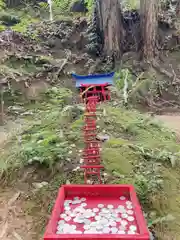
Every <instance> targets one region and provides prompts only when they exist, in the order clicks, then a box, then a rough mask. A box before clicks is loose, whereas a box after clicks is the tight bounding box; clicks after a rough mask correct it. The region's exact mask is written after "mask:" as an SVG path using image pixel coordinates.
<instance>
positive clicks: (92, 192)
mask: <svg viewBox="0 0 180 240" xmlns="http://www.w3.org/2000/svg"><path fill="white" fill-rule="evenodd" d="M122 195H123V196H125V197H126V198H127V199H129V200H130V201H131V202H132V204H133V210H134V214H135V215H134V216H135V221H136V226H137V228H138V234H137V235H130V234H124V235H122V234H121V235H120V234H60V235H57V234H56V228H57V223H58V221H59V219H60V214H61V213H62V211H63V207H64V200H65V199H69V198H73V197H75V196H79V197H86V198H87V199H88V201H89V203H90V205H91V201H92V202H94V201H97V202H102V201H103V202H105V204H108V203H112V202H114V203H116V202H115V201H118V199H119V197H120V196H122ZM116 199H117V200H116ZM54 239H56V240H57V239H69V240H78V239H81V240H90V239H93V240H97V239H119V240H126V239H128V240H149V239H150V237H149V231H148V228H147V226H146V222H145V219H144V217H143V213H142V211H141V207H140V204H139V201H138V199H137V196H136V192H135V189H134V187H133V186H131V185H102V184H101V185H63V186H62V187H61V188H60V189H59V193H58V197H57V199H56V203H55V205H54V208H53V212H52V216H51V219H50V221H49V223H48V226H47V228H46V232H45V235H44V240H54Z"/></svg>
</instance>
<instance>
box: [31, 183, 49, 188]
mask: <svg viewBox="0 0 180 240" xmlns="http://www.w3.org/2000/svg"><path fill="white" fill-rule="evenodd" d="M32 185H33V187H35V188H36V189H40V188H42V187H44V186H47V185H48V182H40V183H32Z"/></svg>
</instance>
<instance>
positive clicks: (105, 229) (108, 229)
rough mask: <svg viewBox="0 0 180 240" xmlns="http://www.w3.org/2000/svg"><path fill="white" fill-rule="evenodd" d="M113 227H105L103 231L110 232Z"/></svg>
mask: <svg viewBox="0 0 180 240" xmlns="http://www.w3.org/2000/svg"><path fill="white" fill-rule="evenodd" d="M110 231H111V229H110V228H109V227H105V228H103V233H105V234H106V233H110Z"/></svg>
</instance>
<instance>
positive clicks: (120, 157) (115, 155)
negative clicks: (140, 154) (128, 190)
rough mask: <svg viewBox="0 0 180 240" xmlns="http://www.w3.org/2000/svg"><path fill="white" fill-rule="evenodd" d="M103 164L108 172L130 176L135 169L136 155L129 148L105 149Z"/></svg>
mask: <svg viewBox="0 0 180 240" xmlns="http://www.w3.org/2000/svg"><path fill="white" fill-rule="evenodd" d="M102 156H103V162H104V165H105V168H106V169H107V170H108V171H111V172H112V173H113V172H119V173H120V174H126V175H129V174H130V173H131V171H132V169H133V167H132V161H135V160H136V159H134V157H135V156H134V154H133V153H132V152H131V151H130V150H129V148H128V147H126V146H122V147H121V148H116V149H112V148H105V149H103V155H102Z"/></svg>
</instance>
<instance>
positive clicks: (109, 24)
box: [96, 0, 123, 59]
mask: <svg viewBox="0 0 180 240" xmlns="http://www.w3.org/2000/svg"><path fill="white" fill-rule="evenodd" d="M96 4H97V6H96V7H97V11H96V13H97V15H98V16H97V19H98V21H99V23H98V26H99V29H100V31H101V36H102V38H103V53H104V54H105V55H107V56H110V57H114V58H115V59H120V58H121V53H122V50H121V49H122V48H121V46H122V43H123V25H122V14H121V7H120V1H119V0H97V1H96Z"/></svg>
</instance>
